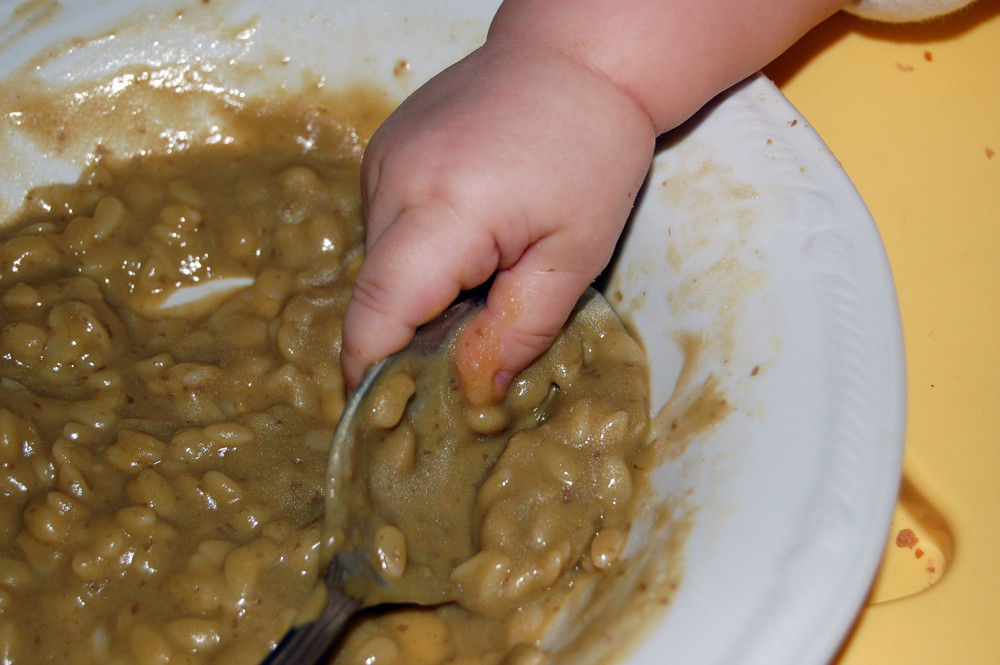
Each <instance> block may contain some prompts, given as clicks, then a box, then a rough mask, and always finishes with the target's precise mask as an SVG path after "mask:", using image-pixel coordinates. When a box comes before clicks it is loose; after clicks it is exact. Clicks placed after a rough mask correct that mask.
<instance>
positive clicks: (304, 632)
mask: <svg viewBox="0 0 1000 665" xmlns="http://www.w3.org/2000/svg"><path fill="white" fill-rule="evenodd" d="M484 302H485V299H484V298H483V297H481V296H472V297H469V298H467V299H464V300H461V301H459V302H457V303H456V304H454V305H452V306H451V307H449V308H448V309H447V310H446V311H445V312H444V313H443V314H441V315H440V316H439V317H438V318H436V319H435V320H434V321H431V322H430V323H428V324H426V325H425V326H422V327H421V328H420V329H418V330H417V333H416V335H415V336H414V338H413V341H412V342H411V343H410V345H409V347H407V348H406V349H404V350H403V351H401V352H399V353H398V354H396V355H394V356H391V357H390V358H387V359H385V360H382V361H380V362H378V363H376V364H375V365H373V366H372V367H371V369H369V370H368V372H367V373H366V374H365V377H364V379H363V380H362V381H361V385H359V386H358V389H357V390H356V391H354V394H353V395H352V396H351V398H350V400H348V402H347V404H346V406H345V407H344V412H343V414H342V415H341V417H340V421H339V423H338V425H337V430H336V432H335V433H334V436H333V442H332V444H331V447H330V458H329V465H328V467H327V497H326V515H325V516H324V528H323V535H324V539H323V540H324V548H326V549H327V550H328V549H329V543H330V542H331V541H332V540H333V539H334V538H333V536H334V534H333V533H332V532H334V531H336V530H337V529H340V528H343V527H344V526H345V524H344V522H345V520H348V519H349V517H348V516H347V515H346V514H345V513H344V510H343V504H344V502H343V501H342V496H341V495H342V494H343V493H344V492H348V491H350V488H349V487H347V486H346V484H347V483H346V479H345V477H344V474H345V473H349V469H351V468H352V467H351V452H352V449H353V446H354V445H355V443H356V437H355V434H356V429H357V424H358V418H356V416H357V415H358V413H359V410H360V409H361V406H362V404H363V403H364V402H365V398H366V397H367V396H368V394H369V393H370V392H371V390H372V387H373V386H376V385H377V383H378V381H379V379H380V378H383V377H384V376H385V375H387V374H388V373H387V372H386V370H387V368H391V367H392V366H393V364H394V363H396V362H399V361H400V359H401V358H403V357H404V356H405V357H407V358H409V359H410V360H411V361H412V360H413V359H414V358H415V359H417V360H418V361H419V360H421V359H428V360H429V359H431V358H433V356H434V355H435V354H437V353H438V352H440V351H441V350H442V349H444V348H446V347H447V346H448V344H447V343H448V342H449V341H450V340H451V339H453V337H454V336H455V335H456V334H457V333H458V331H460V330H461V328H462V326H463V324H464V323H465V322H466V321H468V319H469V318H470V317H471V316H472V315H473V314H475V313H476V312H477V311H478V310H479V309H480V308H481V307H482V306H483V303H484ZM325 554H326V556H327V557H328V558H329V561H330V564H329V567H328V568H327V572H326V576H325V586H326V602H325V605H324V606H323V608H322V610H321V611H320V612H319V614H318V616H316V617H315V618H314V619H312V620H311V621H304V622H300V623H298V624H297V625H294V626H293V627H292V629H291V630H290V631H289V632H288V634H287V635H285V637H284V639H282V641H281V642H280V643H278V645H277V646H276V647H275V648H274V650H273V651H271V653H270V654H269V655H268V657H267V659H266V660H265V661H264V665H286V664H287V665H312V664H313V663H316V662H317V661H318V660H319V659H320V657H321V656H322V655H323V653H324V652H325V651H326V650H327V649H328V648H329V647H330V645H331V644H332V643H333V641H334V639H336V637H337V636H338V635H339V634H340V632H341V631H342V630H343V628H344V625H345V624H346V623H347V620H348V619H350V618H351V616H352V615H354V614H355V613H356V612H357V611H358V610H360V609H362V608H365V607H370V606H373V605H376V604H379V603H383V602H410V603H418V604H430V603H435V602H437V603H439V602H444V601H447V600H449V595H450V594H449V588H450V587H451V583H450V581H449V580H447V579H441V578H440V577H439V576H435V575H433V574H428V575H425V576H424V577H423V578H421V579H419V580H417V582H415V583H414V582H413V580H412V579H411V580H408V582H409V583H408V584H405V585H403V584H398V583H397V584H395V585H394V583H393V582H390V581H388V580H387V579H386V577H385V576H383V575H381V574H380V573H379V571H378V570H376V569H375V567H374V566H373V564H372V561H371V557H370V554H369V551H368V549H367V548H365V547H356V548H353V549H338V550H337V551H336V552H334V553H330V552H329V551H327V552H326V553H325Z"/></svg>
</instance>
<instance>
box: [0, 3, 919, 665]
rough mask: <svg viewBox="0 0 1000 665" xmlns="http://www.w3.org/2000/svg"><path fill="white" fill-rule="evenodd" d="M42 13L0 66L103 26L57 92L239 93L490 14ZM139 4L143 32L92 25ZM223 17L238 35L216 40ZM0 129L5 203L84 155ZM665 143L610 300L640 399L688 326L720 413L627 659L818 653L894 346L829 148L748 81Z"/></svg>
mask: <svg viewBox="0 0 1000 665" xmlns="http://www.w3.org/2000/svg"><path fill="white" fill-rule="evenodd" d="M54 6H55V5H54V4H53V3H45V2H31V3H24V5H23V6H21V8H20V9H18V10H17V11H14V10H15V9H16V8H17V7H18V6H17V5H16V4H15V3H13V2H3V1H2V0H0V79H2V78H3V77H6V76H9V75H10V74H11V73H12V72H14V71H16V70H18V69H19V68H21V67H23V66H24V64H25V63H27V62H28V61H29V60H30V59H31V58H32V57H34V56H35V55H36V54H38V53H39V52H41V51H43V50H44V49H45V48H46V47H47V46H48V45H50V44H53V43H63V42H64V40H66V39H68V38H71V37H86V38H92V37H97V36H99V35H105V38H103V39H97V40H92V41H89V42H86V43H85V44H84V45H82V46H80V47H79V48H76V49H73V50H71V51H70V52H68V53H67V54H65V56H63V57H61V58H57V59H54V60H50V61H47V64H46V65H45V66H44V67H43V68H41V69H40V70H39V71H38V72H36V74H35V75H36V76H38V77H39V78H40V79H41V80H44V81H46V82H48V83H50V84H53V85H59V84H60V83H65V82H66V81H68V80H71V79H72V80H79V79H81V78H87V77H100V76H105V77H107V76H109V75H112V74H114V73H115V72H116V71H118V70H119V68H120V67H122V66H123V65H127V64H129V63H146V62H150V61H153V62H165V63H171V62H172V63H178V62H185V63H188V64H190V66H191V67H192V68H194V69H198V70H199V71H200V72H201V73H202V74H203V75H204V76H205V77H207V78H208V79H211V80H214V81H219V82H226V81H227V80H228V77H229V76H230V75H231V74H235V73H236V72H238V73H239V80H240V84H239V86H237V87H233V88H232V91H231V92H232V94H235V95H239V94H243V93H244V92H253V91H254V90H256V89H262V88H265V87H267V86H268V85H270V84H272V83H273V82H274V79H275V77H276V76H281V77H283V78H284V80H285V81H287V82H289V83H290V84H291V83H294V82H297V81H300V80H302V77H303V75H311V74H310V73H312V74H315V73H317V72H320V73H322V74H323V75H324V76H325V77H326V80H327V83H328V85H330V86H331V87H336V86H338V85H341V84H345V83H350V82H352V81H355V80H359V79H360V80H366V81H371V82H375V83H376V84H378V85H380V86H382V87H383V88H384V89H385V90H387V91H388V92H389V93H390V94H392V95H393V96H394V97H397V98H401V97H402V96H404V95H405V94H406V93H408V92H410V91H411V90H413V89H414V88H415V87H416V86H417V85H419V83H420V82H422V81H423V80H425V79H426V78H428V77H429V76H431V75H432V74H433V73H434V72H436V71H438V70H439V69H441V68H442V67H444V66H445V65H447V64H449V63H450V62H452V61H454V60H455V59H457V58H459V57H460V56H461V55H463V54H464V53H466V52H468V51H469V50H470V49H472V48H473V47H474V46H476V45H477V44H478V43H480V41H481V40H482V37H483V35H484V31H485V28H486V26H487V23H488V20H489V18H490V17H491V16H492V13H493V10H494V9H495V6H496V5H495V2H485V1H484V2H471V1H469V0H425V1H423V2H419V3H417V2H408V3H402V2H392V1H390V0H377V1H375V0H365V2H332V1H330V0H299V1H298V2H295V3H283V4H282V5H281V8H280V15H279V12H278V11H277V10H276V6H275V5H274V4H273V3H270V2H265V1H263V0H246V1H242V2H241V1H235V0H231V1H229V2H226V1H222V2H220V1H218V0H217V1H216V2H213V3H211V4H210V5H207V6H202V5H199V4H197V3H190V2H189V3H182V4H180V5H176V6H180V7H185V12H186V13H185V16H184V18H183V20H178V19H176V17H175V15H174V14H175V5H174V4H173V3H168V2H163V1H161V2H148V3H141V2H136V1H134V0H127V1H126V0H105V1H103V2H95V3H66V6H64V7H62V8H61V9H60V8H56V9H53V7H54ZM142 7H146V9H145V10H142V11H144V12H145V18H144V19H143V20H142V21H141V22H140V24H141V25H142V26H144V27H143V28H142V29H140V28H137V27H136V24H135V23H133V24H132V27H131V28H123V29H120V30H116V31H115V33H114V38H113V39H109V38H107V33H106V31H107V29H108V28H109V27H111V26H113V25H115V24H117V23H118V22H119V21H120V20H121V19H122V18H123V17H125V16H128V15H132V14H134V13H135V12H137V11H139V9H137V8H142ZM262 17H263V18H262ZM222 23H226V24H228V25H236V26H240V29H239V30H229V31H228V32H227V33H226V34H227V35H228V36H225V37H216V36H213V35H214V34H215V33H213V32H212V31H211V30H209V27H208V26H218V25H221V24H222ZM153 29H156V30H157V35H158V37H157V39H156V41H155V42H154V41H153V40H151V39H150V38H149V31H150V30H153ZM278 55H280V56H282V58H281V59H284V58H287V60H285V61H286V63H287V64H286V65H285V66H282V67H278V66H275V63H276V62H278V61H279V58H278V57H277V56H278ZM401 60H405V61H406V62H408V63H409V67H408V68H407V69H406V70H405V72H406V73H405V75H402V76H400V75H399V73H398V71H397V72H395V73H394V69H395V68H396V65H397V64H399V62H400V61H401ZM256 63H259V64H264V65H265V66H264V67H263V68H261V69H260V70H258V71H256V73H252V74H249V75H248V73H247V72H248V71H249V70H253V67H252V65H254V64H256ZM248 66H249V67H248ZM2 122H3V124H0V141H3V142H4V147H5V149H6V151H5V164H4V165H3V167H2V168H0V194H2V196H3V199H4V200H5V201H6V202H7V203H8V205H9V204H10V203H11V202H13V201H16V200H18V198H19V197H20V196H21V195H23V192H24V188H25V187H27V186H30V185H32V184H36V183H40V182H43V181H46V180H50V179H52V178H60V179H64V180H65V179H71V178H75V176H76V174H77V172H78V169H79V166H80V163H81V161H82V160H83V159H86V154H83V153H78V154H77V153H73V152H72V151H70V152H68V153H65V154H59V155H56V154H45V153H44V151H40V150H38V149H37V147H35V146H32V145H31V144H30V143H27V142H25V141H23V140H21V139H20V138H18V137H17V131H16V130H15V129H12V122H11V118H9V117H4V118H3V119H2ZM664 144H665V145H664V149H662V150H660V151H659V152H658V154H657V157H656V160H655V163H654V166H653V169H652V171H651V173H650V177H649V182H648V185H647V187H646V189H645V191H644V193H643V195H642V198H641V203H640V205H639V206H638V208H637V210H636V212H635V216H634V220H633V222H632V224H631V226H630V229H629V231H628V233H627V235H626V237H625V239H624V241H623V243H622V247H621V249H620V252H619V255H618V257H617V259H616V262H615V264H614V266H613V269H612V271H611V275H610V279H609V281H608V288H607V291H608V293H609V295H610V296H611V297H612V300H614V301H616V302H618V307H619V309H620V310H622V311H623V312H624V313H625V314H627V315H629V316H630V317H631V319H632V320H633V321H634V324H635V326H636V328H637V329H638V331H639V333H640V334H641V336H642V337H643V339H644V341H645V343H646V346H647V348H648V350H649V353H650V356H651V360H652V365H653V390H654V403H655V407H656V409H659V407H660V406H662V405H663V403H664V402H666V400H667V398H668V397H669V396H670V394H671V392H672V391H673V390H674V387H675V383H676V381H677V377H678V374H679V373H680V369H681V365H682V362H683V355H682V353H681V350H680V346H679V345H678V342H677V340H678V339H679V336H682V335H685V334H687V335H689V336H690V335H696V336H698V337H700V338H701V340H702V346H703V348H704V352H703V353H702V354H701V355H700V356H699V359H698V362H697V363H696V364H695V366H694V367H692V368H691V372H692V374H693V376H694V377H695V379H699V378H703V377H706V376H708V375H710V374H711V375H714V376H715V377H716V379H717V380H718V381H719V385H720V386H721V388H722V390H723V392H724V393H725V395H726V398H727V401H728V403H729V404H730V405H731V407H732V410H731V411H730V413H729V415H728V416H727V417H726V418H725V419H724V421H723V422H722V423H720V424H719V425H718V426H716V427H714V428H710V429H708V430H707V431H706V432H704V434H703V435H702V436H701V437H699V439H698V440H697V441H696V442H695V443H694V445H691V446H690V447H689V448H688V449H687V451H686V452H685V453H684V454H683V455H682V456H680V457H679V458H678V459H676V460H673V461H671V462H669V463H668V464H666V465H665V466H664V467H663V468H662V469H661V470H660V472H659V473H658V474H657V475H656V482H657V487H658V489H659V490H660V491H661V492H663V493H665V494H668V495H671V496H683V495H684V494H685V493H690V497H689V498H688V500H687V502H686V504H685V506H686V508H687V509H688V510H689V511H690V515H691V520H692V522H691V523H692V530H691V533H690V535H689V537H688V540H687V543H686V546H685V548H684V550H683V561H678V562H677V563H678V565H683V567H684V575H683V578H682V582H681V585H680V587H679V589H678V591H677V593H676V596H675V598H674V601H673V604H672V605H671V607H670V608H669V610H668V611H667V612H666V613H665V615H664V617H663V619H662V621H661V622H659V623H658V624H657V625H656V626H655V627H654V628H653V629H652V630H651V631H650V632H649V633H648V634H647V635H646V637H645V638H644V639H643V640H642V641H641V642H640V643H639V644H638V646H637V648H636V649H635V651H634V653H633V654H632V655H631V656H630V657H629V658H628V660H627V662H628V664H629V665H654V664H657V665H658V664H659V663H662V662H664V656H665V655H666V654H668V655H669V662H671V663H673V664H675V665H682V664H691V665H695V664H697V665H709V664H714V663H718V664H720V665H721V664H725V665H733V664H736V663H745V664H749V663H761V664H767V665H781V664H784V663H787V664H789V665H809V664H820V663H824V662H827V661H828V660H829V659H830V658H831V656H832V655H833V654H834V653H835V651H836V649H837V647H838V644H839V643H840V641H841V640H842V639H843V637H844V635H845V633H846V631H847V630H848V628H849V626H850V624H851V622H852V620H853V619H854V617H855V615H856V613H857V612H858V610H859V609H860V607H861V605H862V603H863V600H864V597H865V594H866V591H867V589H868V586H869V583H870V581H871V578H872V576H873V574H874V571H875V569H876V566H877V563H878V559H879V555H880V553H881V550H882V546H883V543H884V538H885V535H886V532H887V529H888V525H889V521H890V517H891V513H892V507H893V505H894V500H895V496H896V488H897V480H898V476H899V471H900V461H901V456H902V440H903V415H904V371H903V354H902V343H901V331H900V323H899V317H898V311H897V304H896V300H895V294H894V290H893V285H892V279H891V276H890V273H889V268H888V265H887V261H886V257H885V254H884V252H883V249H882V246H881V243H880V240H879V237H878V233H877V231H876V229H875V226H874V224H873V222H872V220H871V218H870V216H869V214H868V212H867V210H866V209H865V207H864V205H863V203H862V201H861V200H860V198H859V197H858V195H857V193H856V192H855V190H854V188H853V187H852V185H851V184H850V182H849V180H848V179H847V177H846V176H845V174H844V173H843V171H842V170H841V169H840V167H839V165H838V164H837V162H836V160H835V159H834V158H833V156H832V155H831V154H830V153H829V151H828V150H827V149H826V147H825V146H824V144H823V143H822V141H821V140H820V139H819V137H818V136H817V135H816V134H815V133H814V132H813V130H812V129H811V128H810V127H809V126H808V124H807V123H806V121H805V120H804V119H803V118H802V117H801V116H800V115H799V114H798V113H797V112H796V111H795V109H794V108H792V106H791V105H790V104H789V103H788V102H787V101H786V100H785V99H784V98H783V97H782V96H781V94H780V92H779V91H778V90H777V89H776V88H775V86H774V85H773V84H771V83H770V82H769V81H768V80H767V79H765V78H764V77H763V76H760V75H758V76H755V77H752V78H751V79H750V80H748V81H746V82H744V83H743V84H741V85H738V86H736V87H735V88H733V89H732V90H730V91H728V92H727V93H725V94H724V95H722V96H721V97H720V98H719V99H718V100H716V101H715V102H713V103H711V104H710V105H709V106H708V107H707V108H706V109H705V110H703V112H701V113H700V114H699V115H698V116H697V117H695V118H694V119H692V120H691V121H690V122H688V123H687V124H686V125H685V126H683V127H682V128H680V129H679V130H676V131H675V132H673V133H672V134H671V135H670V136H669V137H667V139H666V140H665V141H664ZM616 293H620V295H621V298H620V299H616V298H615V294H616ZM697 384H698V381H697V380H695V381H694V382H689V383H687V384H685V385H686V386H687V387H686V388H685V389H690V386H694V385H697Z"/></svg>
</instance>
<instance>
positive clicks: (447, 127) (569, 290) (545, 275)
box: [341, 39, 655, 404]
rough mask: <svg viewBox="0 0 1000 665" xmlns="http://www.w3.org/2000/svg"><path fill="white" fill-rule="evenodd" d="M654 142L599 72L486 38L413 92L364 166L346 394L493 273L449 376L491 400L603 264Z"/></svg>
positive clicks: (629, 103) (348, 320)
mask: <svg viewBox="0 0 1000 665" xmlns="http://www.w3.org/2000/svg"><path fill="white" fill-rule="evenodd" d="M654 139H655V131H654V126H653V123H652V121H651V120H650V118H649V116H648V115H647V114H646V113H645V112H644V111H643V109H642V108H641V107H640V106H639V105H638V104H637V103H636V102H635V101H633V99H632V98H631V97H630V96H629V95H627V94H625V93H624V92H623V91H622V90H620V89H619V88H618V87H616V86H615V85H614V84H612V83H611V82H610V81H608V80H607V79H606V78H605V77H603V76H602V75H601V74H599V73H596V72H595V71H593V70H591V69H588V68H586V67H584V66H581V65H580V64H577V63H575V62H573V61H572V60H570V59H568V58H566V57H564V56H562V55H561V54H559V53H557V52H553V51H548V50H545V49H539V48H537V47H533V46H531V45H528V44H523V43H518V42H517V40H516V39H507V40H504V41H492V42H491V41H489V40H488V41H487V43H486V45H485V46H483V47H482V48H480V49H479V50H477V51H475V52H474V53H472V54H471V55H469V56H468V57H466V58H465V59H463V60H461V61H460V62H458V63H457V64H455V65H453V66H452V67H450V68H449V69H447V70H445V71H444V72H442V73H441V74H439V75H438V76H437V77H435V78H434V79H432V80H431V81H430V82H428V83H427V84H426V85H424V86H423V87H421V88H420V89H419V90H418V91H417V92H415V93H414V94H413V95H412V96H410V97H409V98H408V99H407V100H406V101H405V102H404V103H403V104H402V105H401V106H400V107H399V108H398V109H397V110H396V111H395V112H394V113H393V114H392V115H391V116H390V117H389V119H388V120H387V121H386V122H385V123H384V124H383V126H382V127H381V128H380V129H379V130H378V131H377V132H376V133H375V135H374V137H373V138H372V140H371V142H370V144H369V146H368V149H367V151H366V153H365V157H364V161H363V165H362V196H363V198H364V204H365V212H366V219H367V225H368V236H367V242H366V245H367V247H366V250H367V251H366V258H365V261H364V263H363V264H362V267H361V269H360V272H359V274H358V277H357V282H356V284H355V291H354V297H353V298H352V300H351V302H350V304H349V306H348V308H347V313H346V317H345V320H344V344H343V350H342V355H341V362H342V365H343V368H344V374H345V378H346V380H347V384H348V388H349V389H352V390H353V388H354V387H356V386H357V384H358V383H359V381H360V379H361V376H362V374H363V373H364V371H365V369H366V368H367V367H368V366H369V365H370V364H371V363H373V362H374V361H376V360H378V359H379V358H382V357H385V356H387V355H389V354H391V353H393V352H395V351H397V350H399V349H401V348H403V347H404V346H405V345H406V344H407V343H408V342H409V341H410V339H411V338H412V336H413V333H414V330H415V329H416V327H417V326H419V325H421V324H423V323H425V322H427V321H429V320H430V319H432V318H434V317H435V316H437V315H438V314H439V313H440V312H442V311H443V310H444V309H445V308H446V307H447V306H448V305H449V304H451V302H452V301H453V300H454V299H455V298H456V296H457V295H458V294H459V292H460V291H462V290H464V289H469V288H472V287H475V286H478V285H480V284H483V283H484V282H486V281H488V280H489V279H490V277H491V276H494V275H495V279H494V281H493V283H492V285H491V287H490V291H489V295H488V297H487V303H486V306H485V307H484V309H483V310H482V311H481V312H480V313H479V314H478V315H477V316H476V317H475V318H474V319H473V320H472V321H471V322H470V324H469V326H468V327H467V328H466V330H465V332H464V333H463V336H462V338H461V340H460V344H459V350H458V365H459V376H460V380H461V382H462V386H463V390H464V391H465V392H466V394H467V396H468V397H469V398H470V399H471V400H472V401H474V402H476V403H479V404H486V403H490V402H494V401H497V400H499V399H501V398H502V397H503V395H504V394H505V392H506V389H507V387H508V385H509V384H510V381H511V379H512V378H513V376H514V375H515V374H516V373H517V372H519V371H520V370H521V369H523V368H524V367H525V366H527V365H528V364H529V363H530V362H531V361H532V360H534V358H536V357H537V356H538V355H539V354H540V353H541V352H542V351H544V350H545V349H546V348H547V347H548V345H549V344H550V343H551V341H552V339H553V338H554V337H555V335H556V334H557V333H558V331H559V330H560V328H561V327H562V325H563V324H564V323H565V321H566V318H567V317H568V316H569V314H570V312H571V311H572V309H573V306H574V305H575V304H576V301H577V299H578V298H579V296H580V294H581V293H582V292H583V291H584V289H585V288H586V287H587V286H588V284H590V282H591V281H592V280H593V279H594V278H595V277H596V276H597V275H598V274H599V273H600V271H601V270H602V269H603V268H604V267H605V266H606V265H607V263H608V261H609V260H610V257H611V255H612V252H613V250H614V247H615V244H616V242H617V239H618V237H619V235H620V233H621V231H622V227H623V225H624V223H625V220H626V218H627V216H628V214H629V211H630V209H631V208H632V205H633V202H634V199H635V196H636V193H637V191H638V189H639V187H640V185H641V183H642V181H643V178H644V177H645V175H646V171H647V169H648V168H649V164H650V160H651V157H652V150H653V144H654Z"/></svg>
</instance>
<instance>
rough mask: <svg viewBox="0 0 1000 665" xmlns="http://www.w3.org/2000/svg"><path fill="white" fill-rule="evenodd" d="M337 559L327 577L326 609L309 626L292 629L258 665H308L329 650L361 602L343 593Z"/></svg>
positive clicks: (304, 625)
mask: <svg viewBox="0 0 1000 665" xmlns="http://www.w3.org/2000/svg"><path fill="white" fill-rule="evenodd" d="M338 563H339V562H338V561H337V558H336V557H334V560H333V562H331V564H330V568H331V570H330V571H329V572H328V573H327V581H328V582H333V583H332V584H330V583H328V584H327V593H326V605H325V606H324V608H323V611H322V612H321V613H320V615H319V616H318V617H317V618H316V620H315V621H313V622H311V623H305V624H301V625H298V626H293V627H292V629H291V630H289V631H288V633H287V634H286V635H285V637H284V639H282V640H281V642H279V643H278V645H277V646H276V647H274V650H272V651H271V653H270V654H268V656H267V658H266V659H264V661H263V663H262V664H261V665H312V664H313V663H317V662H319V659H320V657H321V656H322V655H323V654H324V653H325V652H326V650H327V649H329V648H330V644H331V643H332V642H333V640H334V639H335V638H336V637H337V636H338V635H339V634H340V632H341V630H342V629H343V627H344V624H345V623H346V622H347V620H348V619H350V618H351V616H352V615H353V614H354V613H355V612H357V611H358V609H359V608H360V606H361V601H359V600H358V599H356V598H353V597H351V596H349V595H347V594H346V593H344V591H343V587H342V586H341V584H342V579H341V573H340V571H339V570H336V569H337V568H339V566H338Z"/></svg>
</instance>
